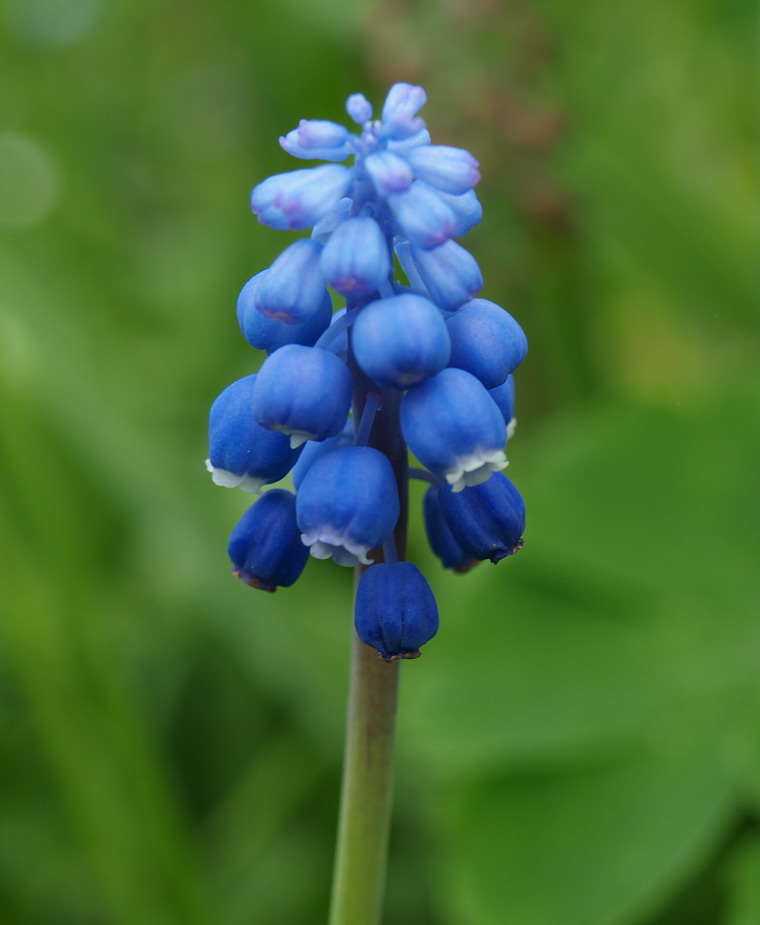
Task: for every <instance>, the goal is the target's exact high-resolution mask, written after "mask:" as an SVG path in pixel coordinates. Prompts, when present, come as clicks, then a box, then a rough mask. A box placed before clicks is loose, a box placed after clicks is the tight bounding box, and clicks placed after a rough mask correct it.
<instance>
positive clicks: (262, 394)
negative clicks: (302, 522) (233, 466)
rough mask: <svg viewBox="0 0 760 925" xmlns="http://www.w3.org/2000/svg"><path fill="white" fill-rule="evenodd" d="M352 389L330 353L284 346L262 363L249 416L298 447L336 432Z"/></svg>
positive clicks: (345, 369)
mask: <svg viewBox="0 0 760 925" xmlns="http://www.w3.org/2000/svg"><path fill="white" fill-rule="evenodd" d="M351 389H352V381H351V373H349V371H348V367H347V366H346V364H345V363H344V362H343V360H341V359H339V358H338V357H337V356H335V354H334V353H329V352H328V351H327V350H320V348H319V347H301V346H299V345H298V344H288V345H287V346H285V347H280V349H279V350H276V351H275V352H274V353H272V354H271V355H270V356H268V357H267V358H266V360H264V364H263V365H262V367H261V369H260V370H259V374H258V377H257V379H256V385H255V388H254V390H253V399H252V403H251V411H252V414H253V417H254V419H255V420H256V422H257V423H258V424H261V426H262V427H267V428H269V429H270V430H275V431H280V432H281V433H283V434H289V435H290V445H291V446H292V447H298V446H300V445H301V444H302V443H305V442H306V441H307V440H324V439H325V437H333V436H334V435H335V434H337V433H339V432H340V430H341V428H342V427H343V425H344V424H345V422H346V418H347V417H348V412H349V409H350V407H351ZM494 409H495V410H496V411H497V412H498V408H496V406H495V405H494ZM499 417H501V415H499Z"/></svg>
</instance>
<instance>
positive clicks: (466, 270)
mask: <svg viewBox="0 0 760 925" xmlns="http://www.w3.org/2000/svg"><path fill="white" fill-rule="evenodd" d="M398 255H399V260H400V261H401V265H402V266H403V267H404V269H405V270H406V271H407V275H410V274H414V273H416V274H417V275H418V276H419V278H420V279H421V280H422V282H423V284H424V286H425V288H426V289H427V291H428V293H429V295H430V298H431V299H432V300H433V302H435V304H436V305H438V307H439V308H444V309H446V311H454V310H455V309H457V308H459V306H460V305H464V303H465V302H469V301H470V299H472V298H473V297H474V296H476V295H477V294H478V293H479V292H480V290H481V289H482V288H483V276H482V275H481V272H480V267H479V266H478V264H477V263H476V261H475V258H474V257H473V256H472V254H470V253H469V251H466V250H465V249H464V248H463V247H460V245H459V244H456V243H455V242H454V241H447V242H446V243H445V244H442V245H441V246H440V247H436V248H435V249H434V250H423V249H422V248H419V247H414V246H412V247H410V248H409V251H408V253H404V251H403V249H401V248H399V249H398Z"/></svg>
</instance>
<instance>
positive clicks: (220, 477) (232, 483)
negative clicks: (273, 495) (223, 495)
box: [206, 459, 266, 495]
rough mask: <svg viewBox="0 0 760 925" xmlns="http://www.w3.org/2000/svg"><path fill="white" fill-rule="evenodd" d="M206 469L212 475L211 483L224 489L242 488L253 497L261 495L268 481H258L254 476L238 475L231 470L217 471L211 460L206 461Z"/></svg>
mask: <svg viewBox="0 0 760 925" xmlns="http://www.w3.org/2000/svg"><path fill="white" fill-rule="evenodd" d="M206 469H207V470H208V471H209V472H210V473H211V481H212V482H213V483H214V485H221V487H222V488H242V489H243V491H247V492H248V493H249V494H252V495H260V494H261V489H262V487H263V486H264V485H266V479H257V478H254V477H253V476H252V475H246V474H245V473H243V475H238V474H237V472H230V470H229V469H217V468H216V466H214V465H213V463H212V462H211V460H210V459H207V460H206Z"/></svg>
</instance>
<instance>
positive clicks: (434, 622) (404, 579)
mask: <svg viewBox="0 0 760 925" xmlns="http://www.w3.org/2000/svg"><path fill="white" fill-rule="evenodd" d="M354 625H355V626H356V632H357V635H358V636H359V638H360V639H361V641H362V642H363V643H364V644H365V645H368V646H372V648H373V649H377V652H378V654H379V655H380V657H381V658H383V659H385V660H386V661H391V660H392V659H396V658H417V657H418V656H419V654H420V646H423V645H424V644H425V643H426V642H429V641H430V640H431V639H432V638H433V636H435V634H436V633H437V632H438V606H437V605H436V602H435V597H434V596H433V592H432V591H431V590H430V585H429V584H428V583H427V581H426V579H425V576H424V575H423V574H422V572H421V571H420V570H419V569H418V568H417V566H416V565H414V563H412V562H394V563H384V562H381V563H378V564H377V565H373V566H372V567H371V568H368V569H367V570H366V572H365V573H364V574H363V575H362V578H361V581H360V582H359V587H358V589H357V592H356V605H355V609H354Z"/></svg>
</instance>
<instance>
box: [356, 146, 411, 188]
mask: <svg viewBox="0 0 760 925" xmlns="http://www.w3.org/2000/svg"><path fill="white" fill-rule="evenodd" d="M364 166H365V168H366V170H367V173H368V174H369V178H370V180H371V181H372V185H373V186H374V187H375V192H376V193H377V195H378V196H383V197H385V196H391V195H393V193H403V192H405V191H406V190H408V189H409V187H410V186H411V185H412V180H413V179H414V177H413V174H412V169H411V167H410V166H409V164H407V162H406V161H405V160H404V158H403V157H399V155H398V154H393V152H392V151H376V152H375V153H374V154H370V155H369V156H368V157H367V158H366V159H365V161H364Z"/></svg>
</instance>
